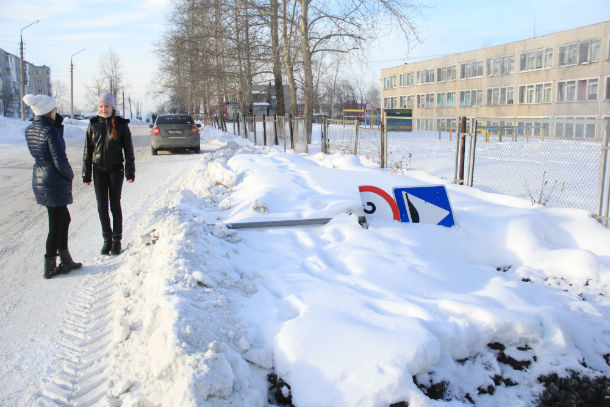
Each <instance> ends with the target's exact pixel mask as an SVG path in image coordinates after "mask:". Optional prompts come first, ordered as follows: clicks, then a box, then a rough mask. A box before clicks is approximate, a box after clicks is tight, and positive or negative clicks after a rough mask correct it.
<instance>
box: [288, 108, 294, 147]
mask: <svg viewBox="0 0 610 407" xmlns="http://www.w3.org/2000/svg"><path fill="white" fill-rule="evenodd" d="M288 126H289V127H290V149H291V150H294V130H293V128H292V116H290V117H289V118H288Z"/></svg>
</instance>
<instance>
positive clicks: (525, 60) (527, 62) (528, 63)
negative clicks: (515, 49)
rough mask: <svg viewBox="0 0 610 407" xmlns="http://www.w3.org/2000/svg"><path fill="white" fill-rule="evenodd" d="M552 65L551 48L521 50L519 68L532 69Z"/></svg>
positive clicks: (523, 69)
mask: <svg viewBox="0 0 610 407" xmlns="http://www.w3.org/2000/svg"><path fill="white" fill-rule="evenodd" d="M552 66H553V48H546V49H539V50H535V51H527V52H522V53H521V55H520V57H519V70H520V71H532V70H535V69H545V68H550V67H552Z"/></svg>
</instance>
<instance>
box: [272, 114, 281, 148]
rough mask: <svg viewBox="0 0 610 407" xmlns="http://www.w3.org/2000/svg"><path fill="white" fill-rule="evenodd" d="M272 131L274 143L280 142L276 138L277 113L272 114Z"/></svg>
mask: <svg viewBox="0 0 610 407" xmlns="http://www.w3.org/2000/svg"><path fill="white" fill-rule="evenodd" d="M273 133H274V134H275V138H274V139H273V141H274V143H273V144H274V145H276V146H277V145H279V144H280V143H279V142H278V140H277V114H274V115H273Z"/></svg>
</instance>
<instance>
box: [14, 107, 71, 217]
mask: <svg viewBox="0 0 610 407" xmlns="http://www.w3.org/2000/svg"><path fill="white" fill-rule="evenodd" d="M61 127H62V128H63V126H61ZM25 139H26V141H27V144H28V148H29V149H30V154H32V157H34V160H35V163H34V169H33V171H32V189H33V190H34V196H35V197H36V202H37V203H38V204H40V205H43V206H49V207H54V206H63V205H69V204H71V203H72V179H74V173H73V172H72V167H71V166H70V163H69V162H68V156H67V155H66V144H65V142H64V137H63V134H62V133H61V132H60V130H59V129H58V127H57V125H56V123H55V122H54V121H53V120H52V119H50V118H48V117H46V116H34V119H33V120H32V124H31V125H29V126H28V127H27V128H26V129H25Z"/></svg>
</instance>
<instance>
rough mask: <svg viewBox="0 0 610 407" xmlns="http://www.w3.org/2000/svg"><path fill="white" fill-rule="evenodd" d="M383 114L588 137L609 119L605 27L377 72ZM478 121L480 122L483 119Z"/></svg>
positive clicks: (432, 125) (608, 28)
mask: <svg viewBox="0 0 610 407" xmlns="http://www.w3.org/2000/svg"><path fill="white" fill-rule="evenodd" d="M381 75H382V96H381V97H382V102H383V107H384V108H410V109H413V117H414V122H413V124H414V127H415V128H418V129H422V130H436V129H439V128H446V127H455V125H456V119H457V117H458V116H467V117H475V118H485V119H487V120H488V123H490V122H491V123H492V124H495V125H509V126H532V127H535V128H537V129H544V131H545V133H546V134H547V135H549V134H550V135H558V136H568V137H593V136H594V135H595V134H596V131H599V130H596V126H595V125H585V123H587V122H586V120H588V119H604V118H608V117H610V21H605V22H602V23H598V24H593V25H589V26H585V27H580V28H575V29H572V30H566V31H561V32H558V33H554V34H549V35H543V36H539V37H534V38H529V39H526V40H522V41H516V42H511V43H507V44H502V45H496V46H492V47H487V48H481V49H478V50H474V51H468V52H462V53H459V54H453V55H448V56H444V57H440V58H434V59H429V60H426V61H421V62H415V63H409V64H404V65H400V66H396V67H392V68H386V69H382V71H381ZM485 119H484V120H485Z"/></svg>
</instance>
